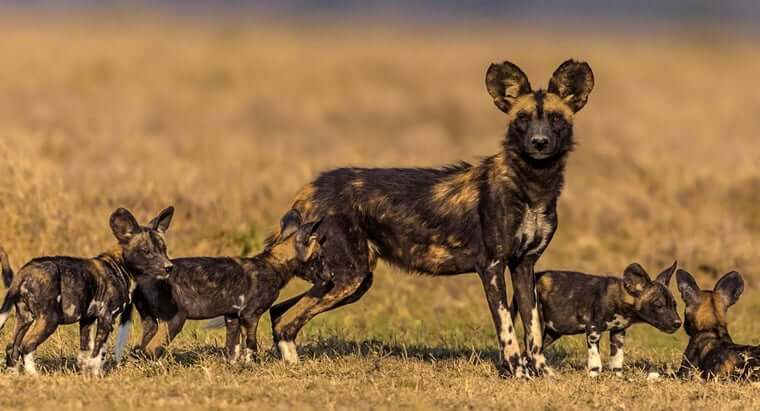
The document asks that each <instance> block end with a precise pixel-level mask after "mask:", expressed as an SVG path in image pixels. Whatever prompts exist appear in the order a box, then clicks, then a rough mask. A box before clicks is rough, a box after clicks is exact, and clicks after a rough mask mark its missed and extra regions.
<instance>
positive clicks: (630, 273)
mask: <svg viewBox="0 0 760 411" xmlns="http://www.w3.org/2000/svg"><path fill="white" fill-rule="evenodd" d="M677 264H678V263H676V262H674V263H673V265H672V266H670V267H669V268H667V269H665V271H663V272H661V273H660V274H659V275H658V276H657V277H656V278H655V280H654V281H652V280H651V279H650V278H649V274H647V272H646V271H645V270H644V268H643V267H641V265H639V264H637V263H633V264H631V265H629V266H628V267H627V268H626V269H625V271H624V272H623V278H617V277H605V276H595V275H589V274H584V273H578V272H572V271H543V272H540V273H536V291H537V292H538V299H539V301H540V306H541V311H542V313H541V314H542V318H543V319H544V326H545V328H544V347H546V346H548V345H549V344H551V343H552V342H554V341H557V339H558V338H560V337H561V336H563V335H573V334H582V333H585V334H586V344H587V346H588V373H589V376H591V377H596V376H598V375H599V373H600V372H601V371H602V360H601V358H600V355H599V340H600V339H601V333H602V332H604V331H609V332H610V356H611V358H610V369H611V370H612V371H613V372H615V373H616V374H617V375H622V372H623V343H624V340H625V331H626V329H627V328H628V327H630V326H631V325H633V324H636V323H640V322H645V323H647V324H650V325H652V326H654V327H657V328H658V329H660V330H662V331H664V332H667V333H674V332H676V330H678V328H679V327H680V326H681V320H680V319H679V318H678V313H677V312H676V300H675V299H674V298H673V295H672V294H671V293H670V291H669V290H668V284H669V283H670V279H671V277H672V276H673V273H674V272H675V270H676V266H677ZM515 315H516V312H515V310H514V308H512V318H513V320H514V316H515Z"/></svg>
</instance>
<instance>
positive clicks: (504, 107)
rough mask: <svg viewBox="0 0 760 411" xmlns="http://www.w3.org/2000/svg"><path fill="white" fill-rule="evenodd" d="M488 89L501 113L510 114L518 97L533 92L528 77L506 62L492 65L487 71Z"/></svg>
mask: <svg viewBox="0 0 760 411" xmlns="http://www.w3.org/2000/svg"><path fill="white" fill-rule="evenodd" d="M486 89H488V94H490V95H491V97H493V102H494V104H496V107H498V108H499V109H500V110H501V111H503V112H505V113H509V109H510V108H512V105H513V104H514V103H515V100H516V99H517V97H520V96H521V95H523V94H528V93H530V91H531V88H530V83H529V82H528V76H526V75H525V73H523V71H522V70H520V68H519V67H517V66H516V65H514V64H512V63H510V62H508V61H505V62H503V63H501V64H495V63H494V64H491V65H490V66H489V67H488V71H486Z"/></svg>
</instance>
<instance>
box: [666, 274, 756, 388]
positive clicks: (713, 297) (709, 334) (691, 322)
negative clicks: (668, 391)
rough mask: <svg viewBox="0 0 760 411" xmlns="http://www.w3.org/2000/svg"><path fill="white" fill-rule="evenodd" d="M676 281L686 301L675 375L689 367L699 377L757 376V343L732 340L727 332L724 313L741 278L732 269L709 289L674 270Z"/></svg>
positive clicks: (737, 292) (685, 372) (736, 294)
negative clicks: (681, 350)
mask: <svg viewBox="0 0 760 411" xmlns="http://www.w3.org/2000/svg"><path fill="white" fill-rule="evenodd" d="M676 276H677V282H678V290H679V291H680V292H681V297H682V298H683V301H684V303H686V310H685V312H684V319H685V322H684V330H686V334H688V335H689V345H688V346H687V347H686V351H685V352H684V354H683V362H682V363H681V368H680V369H679V370H678V372H677V375H678V376H680V377H685V376H688V375H690V374H691V373H692V372H693V371H696V372H698V373H699V375H700V376H701V377H703V378H717V377H734V378H750V377H755V378H756V377H757V373H758V367H760V347H758V346H751V345H739V344H734V342H733V340H731V336H730V335H729V334H728V327H727V319H726V313H727V312H728V307H730V306H732V305H734V304H736V302H737V301H738V300H739V296H740V295H741V294H742V291H744V280H742V276H741V274H739V273H737V272H736V271H733V272H730V273H728V274H726V275H724V276H723V278H721V279H720V280H718V282H717V283H716V284H715V288H714V289H713V290H712V291H709V290H701V289H700V288H699V286H698V285H697V282H696V281H695V280H694V277H692V275H691V274H689V273H688V272H686V271H684V270H678V273H677V274H676Z"/></svg>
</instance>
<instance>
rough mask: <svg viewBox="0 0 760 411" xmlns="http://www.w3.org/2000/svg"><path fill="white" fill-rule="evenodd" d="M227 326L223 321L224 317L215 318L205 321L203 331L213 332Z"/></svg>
mask: <svg viewBox="0 0 760 411" xmlns="http://www.w3.org/2000/svg"><path fill="white" fill-rule="evenodd" d="M226 324H227V321H226V320H225V319H224V317H215V318H212V319H210V320H208V321H206V324H205V325H203V329H204V330H213V329H215V328H222V327H224V326H225V325H226Z"/></svg>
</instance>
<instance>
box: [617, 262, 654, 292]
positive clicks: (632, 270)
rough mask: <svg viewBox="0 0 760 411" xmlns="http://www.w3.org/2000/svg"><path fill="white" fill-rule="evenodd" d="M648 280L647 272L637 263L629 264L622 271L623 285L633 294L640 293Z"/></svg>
mask: <svg viewBox="0 0 760 411" xmlns="http://www.w3.org/2000/svg"><path fill="white" fill-rule="evenodd" d="M650 281H651V280H650V279H649V274H647V272H646V270H644V267H642V266H641V265H640V264H639V263H633V264H631V265H629V266H628V267H626V269H625V271H624V272H623V286H624V287H625V290H626V291H628V293H629V294H631V295H633V296H638V295H640V294H641V292H642V291H644V289H645V288H646V286H647V285H648V284H649V282H650Z"/></svg>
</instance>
